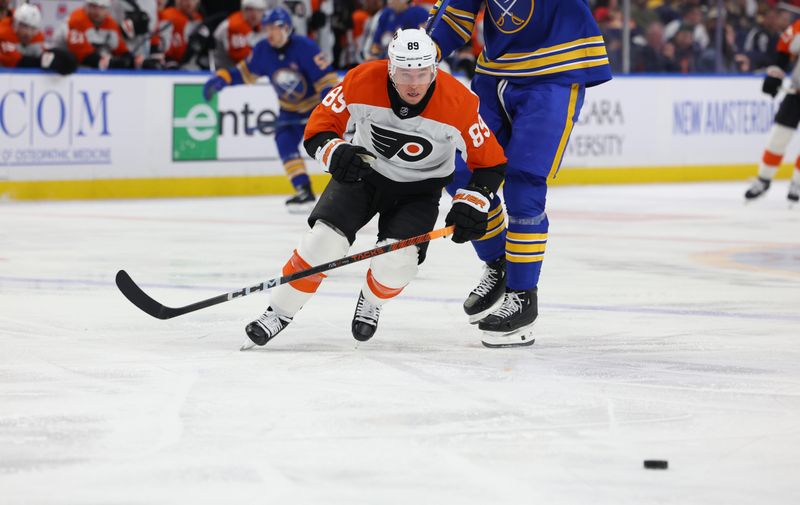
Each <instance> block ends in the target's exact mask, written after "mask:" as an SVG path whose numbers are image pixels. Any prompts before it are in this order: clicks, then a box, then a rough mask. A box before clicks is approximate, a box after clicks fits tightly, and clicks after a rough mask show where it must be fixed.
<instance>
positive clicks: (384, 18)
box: [370, 5, 428, 58]
mask: <svg viewBox="0 0 800 505" xmlns="http://www.w3.org/2000/svg"><path fill="white" fill-rule="evenodd" d="M427 20H428V10H427V9H426V8H424V7H420V6H419V5H410V6H409V7H408V8H407V9H406V10H404V11H403V12H396V11H394V10H393V9H390V8H389V7H384V8H383V10H381V11H380V12H379V13H378V26H377V27H376V28H375V35H374V36H373V37H372V45H371V46H370V53H371V54H372V56H374V57H375V58H386V48H387V47H389V42H391V41H392V37H393V36H394V32H396V31H397V30H399V29H403V30H406V29H408V28H421V27H423V26H424V25H425V22H426V21H427Z"/></svg>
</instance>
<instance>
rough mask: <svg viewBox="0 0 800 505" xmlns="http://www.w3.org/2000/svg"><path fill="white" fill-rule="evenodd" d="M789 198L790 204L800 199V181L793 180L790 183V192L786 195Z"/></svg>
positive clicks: (792, 204)
mask: <svg viewBox="0 0 800 505" xmlns="http://www.w3.org/2000/svg"><path fill="white" fill-rule="evenodd" d="M786 199H787V200H789V206H790V207H791V206H794V204H796V203H797V202H798V200H800V182H795V181H792V182H791V183H790V184H789V193H788V194H787V195H786Z"/></svg>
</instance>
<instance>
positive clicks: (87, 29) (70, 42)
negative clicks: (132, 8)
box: [56, 7, 128, 62]
mask: <svg viewBox="0 0 800 505" xmlns="http://www.w3.org/2000/svg"><path fill="white" fill-rule="evenodd" d="M56 39H57V40H59V42H60V45H63V46H64V47H66V48H67V49H69V51H70V52H71V53H72V54H74V55H75V57H76V58H77V59H78V62H83V60H84V59H85V58H86V57H87V56H89V55H90V54H92V53H94V52H95V51H98V50H107V51H108V52H109V53H111V54H112V55H113V56H119V55H121V54H125V53H127V52H128V46H127V45H126V44H125V40H123V38H122V30H120V28H119V25H118V24H117V22H116V21H114V19H113V18H112V17H111V16H110V15H109V16H106V17H105V18H104V19H103V21H102V22H101V23H100V25H99V26H95V24H94V23H93V22H92V20H91V19H89V15H88V14H87V13H86V10H85V9H84V8H83V7H81V8H79V9H76V10H74V11H73V12H72V14H70V16H69V20H68V21H67V24H66V25H65V26H63V27H62V29H61V32H60V33H59V34H58V35H56Z"/></svg>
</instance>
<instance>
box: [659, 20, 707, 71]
mask: <svg viewBox="0 0 800 505" xmlns="http://www.w3.org/2000/svg"><path fill="white" fill-rule="evenodd" d="M694 32H695V29H694V27H692V26H681V27H680V29H678V32H677V33H676V34H675V36H674V37H672V40H671V42H672V44H671V45H672V46H673V47H674V55H672V54H670V51H669V50H668V51H667V53H666V54H667V57H672V59H673V60H674V61H675V65H676V69H675V71H676V72H678V73H681V74H689V73H692V72H695V71H696V69H697V59H698V58H699V56H700V49H699V48H698V47H697V45H696V44H695V42H694Z"/></svg>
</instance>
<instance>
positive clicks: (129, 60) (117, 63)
mask: <svg viewBox="0 0 800 505" xmlns="http://www.w3.org/2000/svg"><path fill="white" fill-rule="evenodd" d="M134 62H135V60H134V58H133V55H132V54H131V53H122V54H120V55H119V56H112V57H111V60H109V62H108V68H133V67H134V66H135V64H134Z"/></svg>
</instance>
